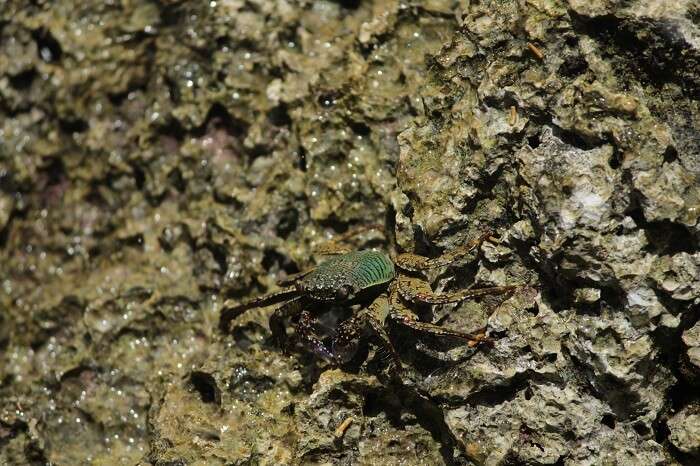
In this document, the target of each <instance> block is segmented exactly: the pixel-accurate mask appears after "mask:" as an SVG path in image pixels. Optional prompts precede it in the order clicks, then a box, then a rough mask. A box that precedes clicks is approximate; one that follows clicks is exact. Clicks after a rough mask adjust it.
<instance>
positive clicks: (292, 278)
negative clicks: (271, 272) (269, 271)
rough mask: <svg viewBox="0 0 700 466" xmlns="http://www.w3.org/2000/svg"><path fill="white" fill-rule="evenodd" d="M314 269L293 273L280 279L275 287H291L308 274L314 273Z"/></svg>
mask: <svg viewBox="0 0 700 466" xmlns="http://www.w3.org/2000/svg"><path fill="white" fill-rule="evenodd" d="M315 268H316V267H311V268H309V269H306V270H302V271H301V272H297V273H293V274H291V275H287V276H286V277H285V278H282V279H280V280H278V281H277V286H290V285H293V284H294V283H296V282H298V281H299V280H301V279H302V278H304V277H305V276H307V275H308V274H310V273H311V272H313V271H314V269H315Z"/></svg>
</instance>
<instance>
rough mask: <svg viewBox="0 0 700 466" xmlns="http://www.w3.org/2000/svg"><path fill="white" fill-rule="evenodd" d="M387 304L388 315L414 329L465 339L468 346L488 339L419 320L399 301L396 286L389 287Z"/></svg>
mask: <svg viewBox="0 0 700 466" xmlns="http://www.w3.org/2000/svg"><path fill="white" fill-rule="evenodd" d="M389 305H390V306H391V313H390V314H389V316H390V317H391V318H392V319H393V320H395V321H396V322H398V323H400V324H402V325H405V326H406V327H410V328H412V329H414V330H418V331H421V332H425V333H430V334H432V335H437V336H449V337H455V338H459V339H462V340H466V341H467V343H468V344H469V346H476V345H478V344H479V343H481V342H483V341H488V338H486V337H485V336H484V335H479V334H476V335H475V334H471V333H464V332H460V331H458V330H450V329H447V328H444V327H441V326H439V325H435V324H431V323H428V322H421V321H419V320H418V319H417V318H416V315H415V314H413V312H411V311H410V310H409V309H408V308H407V307H406V306H405V305H404V304H403V303H402V302H401V297H400V293H399V291H398V290H397V289H396V287H391V290H390V291H389Z"/></svg>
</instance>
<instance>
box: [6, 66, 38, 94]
mask: <svg viewBox="0 0 700 466" xmlns="http://www.w3.org/2000/svg"><path fill="white" fill-rule="evenodd" d="M36 77H37V72H36V69H34V68H30V69H28V70H26V71H23V72H21V73H19V74H16V75H14V76H10V79H9V81H10V86H12V87H13V88H14V89H17V90H18V91H23V90H27V89H29V88H30V87H31V85H32V83H33V82H34V79H36Z"/></svg>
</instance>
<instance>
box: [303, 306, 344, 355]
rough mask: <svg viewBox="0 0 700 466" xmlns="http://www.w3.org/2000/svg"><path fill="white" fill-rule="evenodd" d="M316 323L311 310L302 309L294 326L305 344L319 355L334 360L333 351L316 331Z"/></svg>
mask: <svg viewBox="0 0 700 466" xmlns="http://www.w3.org/2000/svg"><path fill="white" fill-rule="evenodd" d="M315 323H316V319H315V318H314V317H313V316H312V315H311V313H310V312H309V311H302V313H301V316H300V317H299V322H297V324H296V326H295V327H294V331H295V333H296V336H297V338H299V340H301V342H302V343H303V344H304V346H306V347H307V348H309V349H310V350H311V351H313V352H314V353H315V354H316V355H317V356H320V357H322V358H324V359H327V360H330V361H332V360H334V357H333V353H331V352H330V351H329V350H328V348H326V345H324V344H323V342H322V341H321V339H320V338H319V337H318V336H317V335H316V333H315V332H314V326H315Z"/></svg>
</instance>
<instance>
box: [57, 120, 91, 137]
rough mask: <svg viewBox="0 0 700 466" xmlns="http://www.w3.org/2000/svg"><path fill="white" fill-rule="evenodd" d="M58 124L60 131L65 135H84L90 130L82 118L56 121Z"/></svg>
mask: <svg viewBox="0 0 700 466" xmlns="http://www.w3.org/2000/svg"><path fill="white" fill-rule="evenodd" d="M58 124H59V126H60V127H61V130H62V131H63V132H65V133H69V134H72V133H84V132H85V131H87V130H88V128H90V125H89V124H88V122H87V121H85V120H83V119H82V118H77V117H71V118H61V119H60V120H58Z"/></svg>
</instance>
